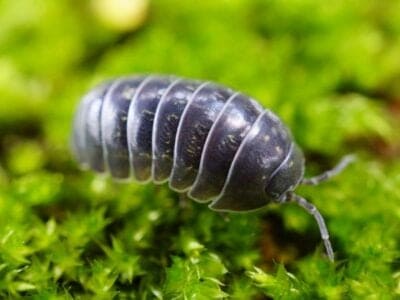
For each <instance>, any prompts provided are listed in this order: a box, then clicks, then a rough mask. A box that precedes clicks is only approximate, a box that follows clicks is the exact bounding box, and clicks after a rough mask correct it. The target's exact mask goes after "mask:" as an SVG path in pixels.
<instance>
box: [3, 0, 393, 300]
mask: <svg viewBox="0 0 400 300" xmlns="http://www.w3.org/2000/svg"><path fill="white" fill-rule="evenodd" d="M143 72H145V73H173V74H177V75H180V76H186V77H194V78H201V79H209V80H215V81H218V82H221V83H223V84H226V85H228V86H232V87H234V88H235V89H237V90H241V91H244V92H246V93H247V94H250V95H252V96H253V97H254V98H256V99H259V101H260V102H261V103H262V104H263V105H265V106H266V107H269V108H271V109H272V110H273V111H275V112H276V113H277V114H279V115H280V116H281V117H282V119H283V120H284V121H285V122H286V123H287V124H288V126H289V127H290V128H291V130H292V132H293V134H294V136H295V138H296V140H297V142H298V144H299V145H301V147H302V148H303V149H304V151H305V153H306V156H307V158H308V165H307V166H308V169H307V172H308V174H317V173H318V172H321V171H322V170H324V169H326V168H329V167H331V166H333V165H334V164H335V162H337V161H338V160H339V159H340V157H341V156H342V155H344V154H346V153H349V152H352V153H356V154H357V155H358V161H357V162H356V163H355V164H353V165H352V166H350V167H349V168H348V169H346V170H345V171H344V172H343V174H341V175H340V176H338V177H336V178H335V179H333V180H332V181H330V182H327V183H324V184H321V185H320V186H318V187H307V188H306V187H302V188H300V189H299V190H298V193H299V194H301V195H303V196H305V197H306V198H308V199H309V200H310V201H312V202H314V203H315V204H316V205H317V206H318V207H319V208H320V210H321V212H322V214H323V215H324V216H325V218H326V221H327V225H328V227H329V229H330V233H331V237H332V242H333V246H334V250H335V252H336V257H337V261H336V262H335V264H331V263H330V262H329V261H328V260H327V259H326V258H325V257H324V255H323V248H322V247H321V242H320V238H319V233H318V229H317V227H316V224H315V222H314V220H313V219H312V217H310V216H309V215H308V214H307V213H305V212H304V211H303V210H301V209H300V208H298V207H296V206H295V205H284V206H273V205H272V206H270V207H267V208H265V209H262V210H260V211H258V212H255V213H249V214H230V215H229V216H228V217H223V216H221V215H219V214H217V213H215V212H212V211H210V210H209V209H208V208H207V206H204V205H201V204H198V203H195V202H186V203H184V205H182V202H181V201H180V199H179V196H178V195H177V194H175V193H173V192H171V191H169V190H168V188H167V187H166V186H154V185H151V184H150V185H138V184H135V183H131V184H118V183H115V182H113V181H112V180H110V179H109V178H104V177H100V176H97V175H95V174H93V173H91V172H83V171H80V170H79V169H78V167H77V165H76V163H75V162H74V161H73V159H72V157H71V154H70V151H69V135H70V126H71V120H72V116H73V112H74V109H75V106H76V104H77V101H78V100H79V97H80V96H81V95H82V94H83V93H84V92H85V91H86V90H87V89H88V88H90V87H91V86H93V85H94V84H96V83H98V82H99V81H101V80H102V79H104V78H110V77H113V76H120V75H122V74H131V73H143ZM0 98H1V100H0V298H9V299H15V298H19V297H24V296H25V297H31V298H33V299H58V298H60V299H70V298H80V299H88V298H93V299H110V298H113V297H114V298H116V299H128V298H131V299H155V298H156V299H212V298H225V297H230V298H232V299H264V298H268V297H272V298H275V299H326V298H328V299H395V298H397V299H398V298H400V261H399V259H400V159H399V156H400V146H399V145H400V139H399V136H400V134H399V128H400V126H399V117H400V2H399V1H395V0H393V1H361V0H358V1H345V0H340V1H335V2H332V3H329V4H328V3H325V2H317V1H311V0H303V1H300V0H287V1H264V0H256V1H245V0H233V1H211V0H210V1H208V0H206V1H184V0H181V1H178V0H172V1H171V0H154V1H152V2H151V6H150V9H149V15H148V16H147V18H146V20H145V22H144V24H143V25H142V27H141V28H139V29H137V30H136V31H133V32H124V33H122V32H119V31H115V30H114V31H113V30H110V29H107V28H106V27H104V26H103V25H102V24H100V23H99V22H98V21H97V20H96V19H95V18H94V16H93V14H92V13H91V10H90V6H89V5H88V4H87V3H86V2H79V1H72V0H59V1H50V0H48V1H46V0H20V1H0Z"/></svg>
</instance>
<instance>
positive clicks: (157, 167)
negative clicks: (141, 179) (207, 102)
mask: <svg viewBox="0 0 400 300" xmlns="http://www.w3.org/2000/svg"><path fill="white" fill-rule="evenodd" d="M199 85H200V82H199V81H189V80H182V79H179V80H177V81H175V83H174V84H171V86H170V87H169V89H168V90H167V91H166V92H165V94H164V96H163V97H162V98H161V100H160V103H159V104H158V107H157V111H156V115H155V117H154V125H153V164H152V177H153V180H154V182H155V183H162V182H165V181H167V180H168V179H169V176H170V174H171V171H172V164H173V159H174V145H175V139H176V132H177V130H178V125H179V122H180V120H181V117H182V113H183V111H184V109H185V107H186V105H187V103H188V101H189V99H190V97H191V96H192V95H193V93H194V92H195V90H196V89H197V87H198V86H199Z"/></svg>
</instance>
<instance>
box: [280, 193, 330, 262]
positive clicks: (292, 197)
mask: <svg viewBox="0 0 400 300" xmlns="http://www.w3.org/2000/svg"><path fill="white" fill-rule="evenodd" d="M286 201H287V202H296V203H297V204H298V205H300V206H301V207H303V208H304V209H305V210H306V211H307V212H308V213H309V214H311V215H312V216H314V218H315V220H316V221H317V224H318V227H319V231H320V233H321V238H322V241H323V242H324V245H325V249H326V254H327V255H328V258H329V260H330V261H331V262H333V261H334V254H333V250H332V245H331V241H330V240H329V232H328V229H327V227H326V225H325V221H324V218H323V217H322V215H321V213H320V212H319V211H318V209H317V208H316V207H315V206H314V204H312V203H310V202H308V201H307V200H306V199H304V198H303V197H301V196H299V195H296V194H294V193H293V192H288V193H287V198H286Z"/></svg>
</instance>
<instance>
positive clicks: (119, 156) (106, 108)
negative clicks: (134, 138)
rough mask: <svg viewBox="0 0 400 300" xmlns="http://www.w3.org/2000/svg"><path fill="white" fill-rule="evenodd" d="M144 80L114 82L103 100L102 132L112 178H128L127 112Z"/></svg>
mask: <svg viewBox="0 0 400 300" xmlns="http://www.w3.org/2000/svg"><path fill="white" fill-rule="evenodd" d="M144 78H145V77H131V78H121V79H119V80H116V81H115V82H114V84H113V85H112V86H111V87H110V89H109V91H108V92H107V93H106V95H105V97H104V102H103V107H102V112H101V132H102V139H103V155H104V161H105V166H106V170H107V171H109V172H110V174H111V176H112V177H113V178H115V179H125V178H129V176H130V173H131V171H130V164H129V152H128V143H127V130H126V128H127V119H128V110H129V106H130V104H131V102H132V99H133V97H134V95H135V93H136V89H137V88H138V86H139V85H140V83H141V82H142V81H143V80H144Z"/></svg>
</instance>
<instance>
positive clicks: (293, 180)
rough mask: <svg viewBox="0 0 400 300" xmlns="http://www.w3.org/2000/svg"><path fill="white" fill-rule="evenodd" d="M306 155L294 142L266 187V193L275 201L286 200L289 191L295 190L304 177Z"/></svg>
mask: <svg viewBox="0 0 400 300" xmlns="http://www.w3.org/2000/svg"><path fill="white" fill-rule="evenodd" d="M304 162H305V160H304V155H303V152H302V151H301V149H300V148H299V147H298V146H297V145H296V144H295V143H292V145H291V148H290V151H289V154H288V155H287V156H286V158H285V159H284V160H283V161H282V163H281V165H280V166H279V167H278V168H277V169H276V170H275V172H274V174H273V176H271V179H270V180H269V181H268V183H267V185H266V187H265V193H266V195H267V197H268V198H269V199H272V201H274V202H285V201H286V197H287V193H288V192H291V191H293V190H295V188H296V187H297V186H298V185H299V183H300V182H301V181H302V179H303V177H304Z"/></svg>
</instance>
